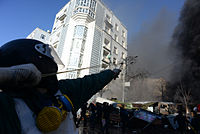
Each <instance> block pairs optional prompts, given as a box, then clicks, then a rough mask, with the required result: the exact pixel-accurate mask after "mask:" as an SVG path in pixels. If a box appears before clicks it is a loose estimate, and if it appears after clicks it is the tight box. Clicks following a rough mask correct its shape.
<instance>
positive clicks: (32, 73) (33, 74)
mask: <svg viewBox="0 0 200 134" xmlns="http://www.w3.org/2000/svg"><path fill="white" fill-rule="evenodd" d="M10 71H11V72H12V81H13V82H14V83H15V85H17V86H21V87H30V86H35V85H37V84H38V83H39V82H40V80H41V77H42V75H41V72H40V71H39V70H38V69H37V68H36V66H35V65H33V64H23V65H17V66H12V67H10Z"/></svg>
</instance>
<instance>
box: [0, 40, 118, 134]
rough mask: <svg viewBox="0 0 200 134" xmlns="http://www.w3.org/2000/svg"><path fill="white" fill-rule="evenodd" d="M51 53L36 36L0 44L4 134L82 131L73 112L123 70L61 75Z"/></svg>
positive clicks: (0, 104)
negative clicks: (78, 76)
mask: <svg viewBox="0 0 200 134" xmlns="http://www.w3.org/2000/svg"><path fill="white" fill-rule="evenodd" d="M52 52H53V48H52V47H50V45H48V44H44V43H42V42H40V41H37V40H32V39H19V40H14V41H11V42H8V43H6V44H5V45H3V46H1V47H0V61H1V62H0V89H1V90H2V92H0V107H1V110H0V133H1V134H22V133H23V134H30V133H31V134H32V133H37V134H42V133H47V132H52V133H54V134H64V133H70V134H77V133H78V131H77V129H76V127H75V123H74V120H73V113H76V112H77V110H78V109H79V108H81V107H82V106H83V105H84V103H86V102H87V101H88V100H89V99H90V98H91V97H92V96H93V95H94V94H95V93H97V92H98V91H99V90H101V89H103V87H104V86H106V85H107V84H108V83H109V82H110V81H111V80H112V79H115V78H117V76H118V75H119V73H120V70H104V71H102V72H100V73H97V74H92V75H87V76H84V77H83V78H78V79H62V80H58V79H57V76H56V73H57V71H58V65H57V64H58V63H57V62H56V57H55V56H53V53H52ZM5 74H6V75H5Z"/></svg>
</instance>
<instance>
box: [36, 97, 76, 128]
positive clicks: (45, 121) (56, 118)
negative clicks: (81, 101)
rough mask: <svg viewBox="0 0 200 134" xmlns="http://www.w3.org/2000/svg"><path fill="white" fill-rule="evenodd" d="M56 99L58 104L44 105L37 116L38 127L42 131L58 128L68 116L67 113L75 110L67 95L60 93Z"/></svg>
mask: <svg viewBox="0 0 200 134" xmlns="http://www.w3.org/2000/svg"><path fill="white" fill-rule="evenodd" d="M56 99H57V102H58V103H57V104H58V105H57V104H56V105H55V104H52V105H51V106H46V107H44V108H43V109H42V110H41V111H40V112H39V114H38V116H37V118H36V124H37V127H38V128H39V129H40V130H41V131H42V132H50V131H54V130H56V129H57V128H58V127H59V126H60V124H61V122H62V121H63V120H65V118H66V117H67V113H68V112H72V110H73V104H72V102H71V100H70V99H69V98H68V97H67V95H58V96H56Z"/></svg>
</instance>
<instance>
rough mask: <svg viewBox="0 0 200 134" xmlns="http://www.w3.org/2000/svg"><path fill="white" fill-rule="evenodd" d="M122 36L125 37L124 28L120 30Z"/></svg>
mask: <svg viewBox="0 0 200 134" xmlns="http://www.w3.org/2000/svg"><path fill="white" fill-rule="evenodd" d="M122 37H124V38H125V37H126V35H125V31H124V30H122Z"/></svg>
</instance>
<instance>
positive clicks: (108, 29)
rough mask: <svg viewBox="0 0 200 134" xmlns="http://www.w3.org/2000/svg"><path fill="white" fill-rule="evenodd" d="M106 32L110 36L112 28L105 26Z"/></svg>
mask: <svg viewBox="0 0 200 134" xmlns="http://www.w3.org/2000/svg"><path fill="white" fill-rule="evenodd" d="M105 31H106V32H107V33H108V34H110V28H109V27H108V26H107V25H106V24H105Z"/></svg>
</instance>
